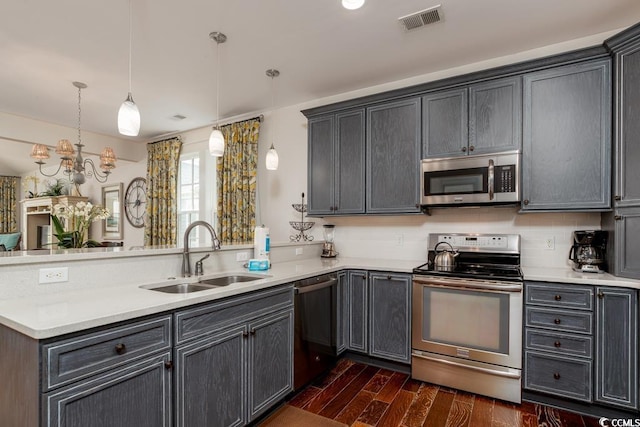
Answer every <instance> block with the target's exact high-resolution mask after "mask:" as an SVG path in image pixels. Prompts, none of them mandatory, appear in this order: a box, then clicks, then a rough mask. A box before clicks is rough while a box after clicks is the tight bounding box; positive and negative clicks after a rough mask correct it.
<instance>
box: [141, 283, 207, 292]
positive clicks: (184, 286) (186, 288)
mask: <svg viewBox="0 0 640 427" xmlns="http://www.w3.org/2000/svg"><path fill="white" fill-rule="evenodd" d="M142 288H143V289H149V290H151V291H157V292H164V293H166V294H190V293H191V292H199V291H206V290H209V289H213V288H214V287H213V286H207V285H202V284H200V283H175V284H173V285H164V286H158V287H147V286H143V287H142Z"/></svg>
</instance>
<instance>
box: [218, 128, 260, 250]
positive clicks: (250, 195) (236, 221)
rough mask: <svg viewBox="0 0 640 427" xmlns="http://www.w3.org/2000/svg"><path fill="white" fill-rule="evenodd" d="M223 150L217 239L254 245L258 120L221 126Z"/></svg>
mask: <svg viewBox="0 0 640 427" xmlns="http://www.w3.org/2000/svg"><path fill="white" fill-rule="evenodd" d="M221 130H222V134H223V135H224V140H225V142H226V146H225V148H224V156H222V158H220V159H218V166H217V184H218V201H219V203H218V236H219V238H220V240H221V241H222V243H223V244H227V245H228V244H234V243H249V242H252V241H253V230H254V228H255V226H256V210H255V207H256V175H257V164H258V134H259V131H260V119H258V118H256V119H251V120H245V121H242V122H237V123H231V124H229V125H225V126H222V128H221Z"/></svg>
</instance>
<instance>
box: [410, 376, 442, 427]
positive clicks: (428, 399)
mask: <svg viewBox="0 0 640 427" xmlns="http://www.w3.org/2000/svg"><path fill="white" fill-rule="evenodd" d="M437 394H438V386H436V385H433V384H422V385H421V386H420V389H419V390H418V392H417V393H416V398H415V399H414V400H413V402H412V403H411V406H409V409H408V410H407V414H406V415H405V417H404V420H402V425H403V426H404V427H420V426H421V425H422V423H424V420H425V418H427V413H428V412H429V409H431V405H432V404H433V401H434V400H435V398H436V395H437Z"/></svg>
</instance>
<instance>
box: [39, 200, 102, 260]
mask: <svg viewBox="0 0 640 427" xmlns="http://www.w3.org/2000/svg"><path fill="white" fill-rule="evenodd" d="M109 215H110V214H109V210H108V209H105V208H103V207H102V206H99V205H92V204H91V202H78V203H75V204H72V205H65V204H62V203H56V204H55V205H54V206H53V212H52V213H51V222H52V223H53V228H54V230H55V233H54V236H56V238H57V239H58V247H60V248H66V249H69V248H92V247H96V246H100V244H99V243H98V242H96V241H95V240H91V239H89V226H90V225H91V223H92V222H94V221H98V220H100V219H107V218H108V217H109ZM63 220H64V221H63ZM65 225H66V226H67V227H68V230H67V229H65Z"/></svg>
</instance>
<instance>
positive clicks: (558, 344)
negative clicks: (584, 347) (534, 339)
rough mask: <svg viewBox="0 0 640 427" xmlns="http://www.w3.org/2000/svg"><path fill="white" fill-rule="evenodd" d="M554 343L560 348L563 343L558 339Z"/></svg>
mask: <svg viewBox="0 0 640 427" xmlns="http://www.w3.org/2000/svg"><path fill="white" fill-rule="evenodd" d="M553 345H554V346H556V348H559V347H560V346H561V345H562V343H561V342H560V341H556V342H554V343H553Z"/></svg>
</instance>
